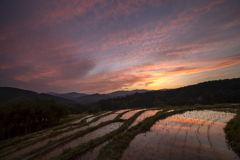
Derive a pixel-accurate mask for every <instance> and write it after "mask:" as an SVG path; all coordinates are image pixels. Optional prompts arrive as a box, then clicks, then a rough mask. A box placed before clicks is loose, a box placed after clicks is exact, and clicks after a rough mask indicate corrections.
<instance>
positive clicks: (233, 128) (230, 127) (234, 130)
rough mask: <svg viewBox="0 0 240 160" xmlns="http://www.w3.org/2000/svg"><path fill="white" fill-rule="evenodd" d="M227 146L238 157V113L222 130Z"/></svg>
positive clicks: (239, 127) (239, 138) (239, 120)
mask: <svg viewBox="0 0 240 160" xmlns="http://www.w3.org/2000/svg"><path fill="white" fill-rule="evenodd" d="M224 131H225V134H226V139H227V143H228V145H229V146H230V147H231V148H232V149H233V151H235V153H237V155H238V156H239V157H240V111H238V112H237V115H236V116H235V117H234V118H233V119H231V120H230V121H229V122H228V123H227V125H226V127H225V128H224Z"/></svg>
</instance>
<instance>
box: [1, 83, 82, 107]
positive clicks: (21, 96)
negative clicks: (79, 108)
mask: <svg viewBox="0 0 240 160" xmlns="http://www.w3.org/2000/svg"><path fill="white" fill-rule="evenodd" d="M36 98H39V99H53V100H55V101H56V102H57V103H62V104H69V103H77V102H76V101H75V100H71V99H66V98H62V97H58V96H54V95H49V94H46V93H40V94H39V93H37V92H33V91H28V90H23V89H18V88H12V87H0V104H3V103H7V102H10V101H18V100H25V99H30V100H33V99H36Z"/></svg>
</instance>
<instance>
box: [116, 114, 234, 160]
mask: <svg viewBox="0 0 240 160" xmlns="http://www.w3.org/2000/svg"><path fill="white" fill-rule="evenodd" d="M234 115H235V114H233V113H225V112H218V111H209V110H203V111H189V112H185V113H183V114H176V115H173V116H170V117H168V118H166V119H165V120H159V121H157V122H156V123H155V124H154V125H153V126H152V127H151V129H150V131H149V132H146V133H142V134H139V135H137V136H136V137H135V138H134V140H133V141H132V142H131V143H130V146H129V147H128V148H127V149H126V150H125V151H124V153H123V155H122V158H121V159H122V160H125V159H126V160H127V159H129V160H130V159H156V160H158V159H172V160H178V159H226V160H229V159H233V158H234V157H235V154H234V152H233V151H231V150H229V149H228V147H227V145H226V142H225V134H224V131H223V128H224V126H225V125H226V122H228V121H229V120H230V119H231V118H233V116H234Z"/></svg>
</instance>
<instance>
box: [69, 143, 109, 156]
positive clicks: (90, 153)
mask: <svg viewBox="0 0 240 160" xmlns="http://www.w3.org/2000/svg"><path fill="white" fill-rule="evenodd" d="M107 143H108V141H107V142H104V143H102V144H100V145H99V146H97V147H95V148H93V149H91V150H90V151H88V152H87V153H85V154H83V155H81V156H78V157H76V158H74V159H73V160H93V159H96V158H97V156H98V154H99V152H100V150H101V149H102V148H103V147H104V146H105V145H106V144H107Z"/></svg>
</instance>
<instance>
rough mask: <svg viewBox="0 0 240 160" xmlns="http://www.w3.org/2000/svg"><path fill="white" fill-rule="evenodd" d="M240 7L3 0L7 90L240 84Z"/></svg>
mask: <svg viewBox="0 0 240 160" xmlns="http://www.w3.org/2000/svg"><path fill="white" fill-rule="evenodd" d="M239 8H240V1H239V0H214V1H211V0H189V1H188V0H139V1H138V0H50V1H49V0H41V1H40V0H1V1H0V86H1V87H16V88H21V89H26V90H32V91H36V92H39V93H42V92H57V93H66V92H79V93H88V94H91V93H110V92H113V91H117V90H134V89H147V90H159V89H165V88H178V87H182V86H187V85H192V84H197V83H200V82H204V81H210V80H219V79H232V78H239V77H240V9H239Z"/></svg>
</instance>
